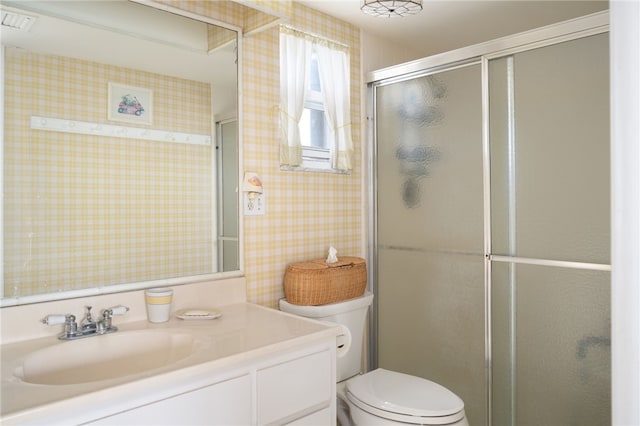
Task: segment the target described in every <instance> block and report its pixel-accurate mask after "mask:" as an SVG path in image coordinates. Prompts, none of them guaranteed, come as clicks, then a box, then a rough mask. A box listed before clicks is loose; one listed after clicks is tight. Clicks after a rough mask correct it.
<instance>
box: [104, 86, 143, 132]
mask: <svg viewBox="0 0 640 426" xmlns="http://www.w3.org/2000/svg"><path fill="white" fill-rule="evenodd" d="M108 96H109V99H108V105H107V111H108V113H107V119H108V120H113V121H124V122H127V123H137V124H153V91H152V90H149V89H145V88H142V87H134V86H129V85H126V84H120V83H109V94H108Z"/></svg>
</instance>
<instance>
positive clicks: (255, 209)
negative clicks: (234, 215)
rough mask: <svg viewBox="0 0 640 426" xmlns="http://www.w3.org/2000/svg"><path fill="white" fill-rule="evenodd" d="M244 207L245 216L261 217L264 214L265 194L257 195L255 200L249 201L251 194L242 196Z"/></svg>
mask: <svg viewBox="0 0 640 426" xmlns="http://www.w3.org/2000/svg"><path fill="white" fill-rule="evenodd" d="M242 205H243V209H244V215H245V216H261V215H263V214H264V192H263V193H262V194H257V193H256V194H255V197H254V198H253V200H251V199H249V193H248V192H245V193H243V194H242Z"/></svg>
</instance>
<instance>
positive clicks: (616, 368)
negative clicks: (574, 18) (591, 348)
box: [610, 0, 640, 425]
mask: <svg viewBox="0 0 640 426" xmlns="http://www.w3.org/2000/svg"><path fill="white" fill-rule="evenodd" d="M610 10H611V15H610V16H611V18H610V20H611V21H610V22H611V61H610V64H611V65H610V66H611V161H612V164H611V170H612V212H611V213H612V214H611V217H612V227H613V229H612V294H611V303H612V319H611V320H612V332H611V335H612V349H611V355H612V399H613V400H612V411H613V419H612V424H614V425H640V403H639V401H640V167H639V165H640V2H639V1H637V0H634V1H621V0H614V1H612V2H611V5H610Z"/></svg>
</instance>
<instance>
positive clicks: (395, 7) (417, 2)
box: [360, 0, 422, 18]
mask: <svg viewBox="0 0 640 426" xmlns="http://www.w3.org/2000/svg"><path fill="white" fill-rule="evenodd" d="M360 9H361V10H362V11H363V12H364V13H366V14H367V15H373V16H377V17H380V18H397V17H399V16H406V15H415V14H416V13H418V12H420V11H421V10H422V0H362V6H361V7H360Z"/></svg>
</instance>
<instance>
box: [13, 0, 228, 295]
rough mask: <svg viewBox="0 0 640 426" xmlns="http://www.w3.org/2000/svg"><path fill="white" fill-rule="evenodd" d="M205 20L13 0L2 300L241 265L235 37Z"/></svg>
mask: <svg viewBox="0 0 640 426" xmlns="http://www.w3.org/2000/svg"><path fill="white" fill-rule="evenodd" d="M171 11H172V12H174V10H171ZM205 21H211V20H209V19H203V21H200V20H194V19H191V18H187V17H184V16H179V15H178V14H175V13H170V12H169V11H165V10H158V9H155V8H153V7H150V6H149V5H144V4H137V3H134V2H129V1H123V0H116V1H95V0H83V1H3V4H2V23H3V25H2V33H1V40H2V50H3V52H2V57H3V63H2V65H3V67H4V73H3V74H4V82H3V84H4V99H3V103H4V114H3V119H4V123H3V129H4V130H3V131H4V137H3V146H2V150H3V156H4V159H3V160H4V164H3V167H4V175H3V190H4V201H3V206H2V215H3V236H2V240H3V241H2V242H3V271H2V276H3V286H2V296H3V301H2V304H3V305H5V306H6V305H12V304H18V303H29V302H33V301H40V300H53V299H59V298H65V297H70V296H73V295H83V294H92V292H93V293H95V292H111V291H122V290H127V289H133V288H142V287H148V286H151V285H158V284H163V283H169V284H173V283H176V282H188V281H189V280H193V279H194V277H199V278H205V277H209V276H210V277H211V278H213V275H212V274H219V273H223V272H229V271H237V270H239V269H240V265H239V260H238V259H239V253H238V250H239V244H238V240H239V228H238V220H237V216H238V202H237V195H236V197H235V199H234V197H233V196H229V194H228V193H229V192H230V191H231V192H232V193H233V192H234V188H232V187H233V185H234V184H235V185H236V186H237V181H238V154H237V152H238V151H237V144H238V136H237V135H238V132H237V127H238V126H237V123H238V122H237V111H238V108H237V93H238V92H237V88H238V78H237V76H238V70H237V47H238V39H237V32H236V31H234V30H232V29H227V28H223V27H221V26H215V25H212V24H211V23H209V22H205ZM5 24H6V25H5ZM230 28H233V27H231V26H230ZM233 29H235V28H233ZM110 85H111V86H112V87H118V88H119V90H122V93H118V94H116V97H117V98H118V99H117V100H116V101H115V102H117V103H118V105H115V104H114V102H113V101H111V102H110V98H109V86H110ZM122 87H124V88H125V89H122ZM142 95H144V96H142ZM113 96H114V95H113V93H112V98H113ZM142 99H144V101H143V100H142ZM144 103H146V105H145V104H144ZM110 104H111V107H115V108H116V109H117V111H116V112H114V111H113V110H112V111H111V115H109V111H108V108H109V105H110ZM151 112H152V113H153V119H152V120H146V118H148V117H149V116H150V114H151ZM118 114H121V115H122V117H118ZM145 114H148V115H146V116H145ZM110 118H111V119H110ZM118 118H126V120H121V119H118ZM138 118H139V119H140V121H136V120H137V119H138ZM220 123H226V124H225V126H232V127H235V131H233V130H234V129H231V130H230V131H226V130H225V138H226V139H225V155H226V157H225V159H222V158H218V153H217V147H218V144H219V142H220V138H219V137H218V136H217V135H220V134H222V133H221V132H219V131H217V129H219V128H220V127H221V125H220ZM229 123H231V124H229ZM234 146H235V149H234V148H233V147H234ZM223 161H225V162H226V161H228V162H229V163H230V164H225V163H223ZM223 188H225V189H224V191H223ZM230 188H231V189H230ZM223 192H225V193H226V195H225V196H223V195H222V193H223ZM235 193H236V194H237V190H235ZM223 200H224V202H223ZM223 216H224V218H226V220H224V221H223V220H221V218H222V217H223ZM230 218H233V220H232V219H230Z"/></svg>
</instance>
